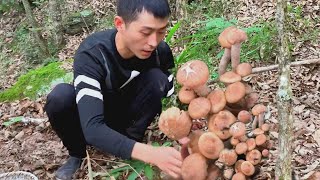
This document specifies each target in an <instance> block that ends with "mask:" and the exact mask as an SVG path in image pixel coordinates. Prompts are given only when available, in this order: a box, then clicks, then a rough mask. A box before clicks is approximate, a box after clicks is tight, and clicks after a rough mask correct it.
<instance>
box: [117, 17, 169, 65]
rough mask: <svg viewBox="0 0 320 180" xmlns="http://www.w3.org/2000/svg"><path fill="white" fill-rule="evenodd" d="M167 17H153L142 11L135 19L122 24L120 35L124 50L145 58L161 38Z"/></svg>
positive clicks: (165, 27)
mask: <svg viewBox="0 0 320 180" xmlns="http://www.w3.org/2000/svg"><path fill="white" fill-rule="evenodd" d="M168 21H169V20H168V18H165V19H159V18H155V17H154V16H153V15H152V14H150V13H148V12H146V11H142V12H141V13H140V14H139V15H138V17H137V19H136V20H135V21H132V22H131V23H129V24H124V28H123V30H122V31H121V32H120V33H121V35H122V40H123V43H124V44H123V45H124V46H125V48H126V52H127V53H128V54H129V55H131V56H134V55H135V56H137V57H138V58H140V59H147V58H148V57H150V55H151V53H152V52H153V51H154V50H155V48H156V47H157V46H158V44H159V43H160V41H161V40H163V38H164V36H165V34H166V29H167V25H168Z"/></svg>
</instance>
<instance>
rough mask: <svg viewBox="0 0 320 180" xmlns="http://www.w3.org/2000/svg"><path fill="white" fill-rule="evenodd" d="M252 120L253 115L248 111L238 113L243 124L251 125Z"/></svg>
mask: <svg viewBox="0 0 320 180" xmlns="http://www.w3.org/2000/svg"><path fill="white" fill-rule="evenodd" d="M251 119H252V116H251V114H250V113H249V112H248V111H246V110H242V111H240V112H239V113H238V120H239V121H240V122H243V123H245V124H246V123H249V122H251Z"/></svg>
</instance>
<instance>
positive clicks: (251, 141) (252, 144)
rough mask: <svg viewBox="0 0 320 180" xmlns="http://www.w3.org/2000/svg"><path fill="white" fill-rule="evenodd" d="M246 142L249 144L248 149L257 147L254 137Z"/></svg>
mask: <svg viewBox="0 0 320 180" xmlns="http://www.w3.org/2000/svg"><path fill="white" fill-rule="evenodd" d="M246 144H247V146H248V151H251V150H253V149H254V148H256V140H255V139H254V138H249V139H247V141H246Z"/></svg>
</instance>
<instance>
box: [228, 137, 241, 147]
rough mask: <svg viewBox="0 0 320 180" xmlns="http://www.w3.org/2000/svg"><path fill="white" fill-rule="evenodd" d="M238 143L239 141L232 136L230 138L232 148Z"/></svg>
mask: <svg viewBox="0 0 320 180" xmlns="http://www.w3.org/2000/svg"><path fill="white" fill-rule="evenodd" d="M239 142H240V141H239V139H237V138H234V137H233V136H232V137H231V138H230V144H231V145H233V146H236V145H237V144H238V143H239Z"/></svg>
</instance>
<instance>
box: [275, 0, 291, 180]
mask: <svg viewBox="0 0 320 180" xmlns="http://www.w3.org/2000/svg"><path fill="white" fill-rule="evenodd" d="M286 7H287V2H286V0H277V13H276V23H277V31H278V40H279V42H278V47H279V49H278V50H279V52H278V62H279V88H278V92H277V105H278V121H279V138H278V141H279V157H278V162H277V165H276V179H280V180H282V179H284V180H290V179H292V167H291V160H292V156H291V154H292V143H293V117H292V104H291V102H292V90H291V84H290V52H289V48H288V35H287V31H286V10H287V8H286Z"/></svg>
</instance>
